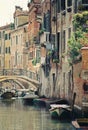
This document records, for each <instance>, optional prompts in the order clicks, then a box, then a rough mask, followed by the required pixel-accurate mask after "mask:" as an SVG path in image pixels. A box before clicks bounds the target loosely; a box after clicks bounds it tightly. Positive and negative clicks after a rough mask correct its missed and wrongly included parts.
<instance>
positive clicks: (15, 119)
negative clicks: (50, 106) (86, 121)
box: [0, 99, 75, 130]
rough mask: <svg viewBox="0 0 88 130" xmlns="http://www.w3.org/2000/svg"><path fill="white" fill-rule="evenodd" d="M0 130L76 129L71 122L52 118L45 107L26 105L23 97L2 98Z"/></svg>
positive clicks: (0, 104)
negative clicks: (8, 99)
mask: <svg viewBox="0 0 88 130" xmlns="http://www.w3.org/2000/svg"><path fill="white" fill-rule="evenodd" d="M0 130H75V129H74V128H73V127H72V125H71V124H70V123H68V122H67V123H66V122H65V123H62V122H60V121H59V120H52V119H51V116H50V113H49V111H46V109H44V108H38V107H35V106H29V105H25V104H24V103H23V101H22V99H15V100H12V101H5V100H0Z"/></svg>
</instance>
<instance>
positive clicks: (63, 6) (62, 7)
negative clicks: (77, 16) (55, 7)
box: [61, 0, 66, 11]
mask: <svg viewBox="0 0 88 130" xmlns="http://www.w3.org/2000/svg"><path fill="white" fill-rule="evenodd" d="M65 8H66V7H65V0H61V10H62V11H63V10H65Z"/></svg>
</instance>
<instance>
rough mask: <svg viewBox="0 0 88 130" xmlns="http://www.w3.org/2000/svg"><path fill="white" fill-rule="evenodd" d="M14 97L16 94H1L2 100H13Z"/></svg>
mask: <svg viewBox="0 0 88 130" xmlns="http://www.w3.org/2000/svg"><path fill="white" fill-rule="evenodd" d="M13 97H15V93H14V92H11V91H6V92H3V93H2V94H1V98H3V99H11V98H13Z"/></svg>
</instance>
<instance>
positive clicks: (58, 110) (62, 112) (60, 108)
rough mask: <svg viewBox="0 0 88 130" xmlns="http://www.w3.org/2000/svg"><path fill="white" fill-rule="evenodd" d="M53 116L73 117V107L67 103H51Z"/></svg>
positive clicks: (61, 117) (65, 118)
mask: <svg viewBox="0 0 88 130" xmlns="http://www.w3.org/2000/svg"><path fill="white" fill-rule="evenodd" d="M49 111H50V114H51V117H52V118H56V119H57V118H58V119H60V120H61V119H63V120H67V119H68V120H69V119H71V109H70V108H69V106H66V105H51V109H49Z"/></svg>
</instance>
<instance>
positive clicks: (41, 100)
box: [33, 97, 49, 107]
mask: <svg viewBox="0 0 88 130" xmlns="http://www.w3.org/2000/svg"><path fill="white" fill-rule="evenodd" d="M47 100H49V99H48V98H45V97H41V98H40V97H39V98H36V99H34V100H33V103H34V105H35V106H37V107H46V101H47Z"/></svg>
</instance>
